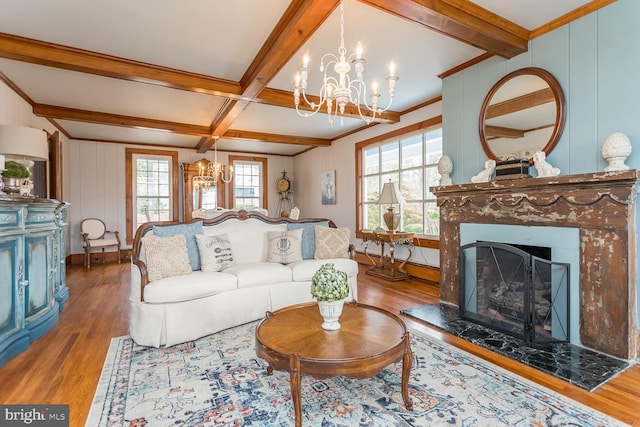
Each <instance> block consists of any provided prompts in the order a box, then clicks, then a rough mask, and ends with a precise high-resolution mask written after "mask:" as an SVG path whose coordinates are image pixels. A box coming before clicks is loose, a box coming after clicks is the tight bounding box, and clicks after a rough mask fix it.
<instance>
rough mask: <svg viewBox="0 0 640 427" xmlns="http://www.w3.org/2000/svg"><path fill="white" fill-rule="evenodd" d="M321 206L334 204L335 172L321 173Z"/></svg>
mask: <svg viewBox="0 0 640 427" xmlns="http://www.w3.org/2000/svg"><path fill="white" fill-rule="evenodd" d="M322 204H323V205H335V204H336V171H335V170H330V171H326V172H322Z"/></svg>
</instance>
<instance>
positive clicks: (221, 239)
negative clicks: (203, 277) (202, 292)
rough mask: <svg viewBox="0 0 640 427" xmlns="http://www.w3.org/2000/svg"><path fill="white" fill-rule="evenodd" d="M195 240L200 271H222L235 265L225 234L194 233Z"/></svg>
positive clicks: (229, 243)
mask: <svg viewBox="0 0 640 427" xmlns="http://www.w3.org/2000/svg"><path fill="white" fill-rule="evenodd" d="M196 242H197V243H198V251H199V252H200V269H201V270H202V271H205V272H208V271H222V270H224V269H225V268H229V267H233V266H234V265H236V262H235V261H234V260H233V252H232V250H231V242H230V241H229V237H228V236H227V235H226V234H218V235H216V236H205V235H204V234H196Z"/></svg>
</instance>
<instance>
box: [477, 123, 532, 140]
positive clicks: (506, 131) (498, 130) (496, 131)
mask: <svg viewBox="0 0 640 427" xmlns="http://www.w3.org/2000/svg"><path fill="white" fill-rule="evenodd" d="M484 133H485V135H486V136H492V137H498V138H511V139H518V138H524V131H523V130H520V129H511V128H505V127H501V126H487V125H485V126H484Z"/></svg>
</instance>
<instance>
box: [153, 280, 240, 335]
mask: <svg viewBox="0 0 640 427" xmlns="http://www.w3.org/2000/svg"><path fill="white" fill-rule="evenodd" d="M236 287H237V280H236V277H235V276H234V275H232V274H226V273H217V272H208V273H205V272H203V271H194V272H193V273H192V274H191V276H189V277H169V278H166V279H162V280H158V281H156V282H151V283H149V284H148V285H147V286H145V287H144V300H145V302H147V303H171V302H180V301H190V300H193V299H197V298H203V297H207V296H210V295H216V294H219V293H222V292H227V291H231V290H234V289H236ZM185 326H186V327H188V325H185Z"/></svg>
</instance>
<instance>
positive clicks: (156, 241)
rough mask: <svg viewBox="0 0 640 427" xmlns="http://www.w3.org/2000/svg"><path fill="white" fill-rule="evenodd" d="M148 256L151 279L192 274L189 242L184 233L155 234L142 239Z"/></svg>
mask: <svg viewBox="0 0 640 427" xmlns="http://www.w3.org/2000/svg"><path fill="white" fill-rule="evenodd" d="M142 246H143V247H144V251H145V253H146V256H147V274H148V277H149V281H150V282H153V281H155V280H160V279H164V278H165V277H173V276H180V275H185V274H191V265H190V264H189V255H188V254H187V242H186V239H185V237H184V236H183V235H182V234H177V235H175V236H169V237H158V236H155V235H153V234H150V235H147V236H145V237H144V238H143V239H142Z"/></svg>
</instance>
